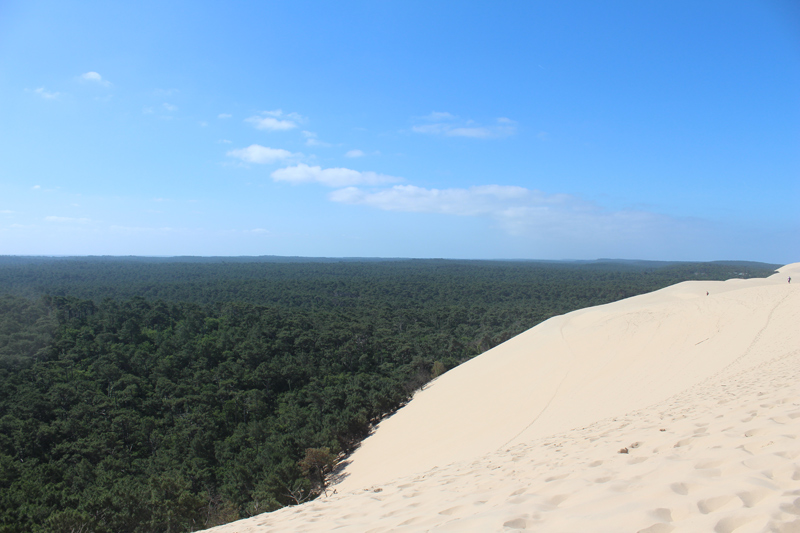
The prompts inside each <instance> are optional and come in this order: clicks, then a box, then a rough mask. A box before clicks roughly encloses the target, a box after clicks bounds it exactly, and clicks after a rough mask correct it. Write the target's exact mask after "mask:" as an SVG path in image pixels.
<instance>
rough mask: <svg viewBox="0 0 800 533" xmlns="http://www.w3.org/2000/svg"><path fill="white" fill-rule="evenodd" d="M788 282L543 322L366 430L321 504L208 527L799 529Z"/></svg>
mask: <svg viewBox="0 0 800 533" xmlns="http://www.w3.org/2000/svg"><path fill="white" fill-rule="evenodd" d="M790 275H791V276H792V277H793V278H795V283H792V284H788V283H787V277H788V276H790ZM798 283H800V263H795V264H793V265H788V266H786V267H783V268H782V269H781V270H780V273H779V274H776V275H774V276H772V277H770V278H768V279H766V280H730V281H726V282H686V283H681V284H678V285H674V286H672V287H668V288H666V289H663V290H660V291H656V292H654V293H650V294H646V295H642V296H637V297H634V298H629V299H627V300H623V301H620V302H615V303H613V304H608V305H604V306H599V307H594V308H589V309H584V310H580V311H576V312H573V313H569V314H567V315H564V316H560V317H555V318H552V319H550V320H548V321H547V322H544V323H542V324H540V325H538V326H536V327H535V328H533V329H531V330H529V331H527V332H525V333H523V334H521V335H519V336H517V337H515V338H514V339H511V340H510V341H508V342H506V343H504V344H502V345H501V346H498V347H496V348H494V349H492V350H490V351H488V352H486V353H485V354H483V355H481V356H479V357H477V358H475V359H473V360H471V361H469V362H467V363H465V364H464V365H461V366H460V367H458V368H455V369H453V370H451V371H450V372H448V373H446V374H444V375H443V376H441V377H440V378H439V379H438V380H436V381H435V382H433V383H432V384H430V385H429V386H427V387H426V388H425V389H424V390H422V391H420V392H419V393H417V394H416V395H415V397H414V399H413V400H412V401H411V402H410V403H409V404H408V405H407V406H406V407H404V408H403V409H401V410H399V411H398V412H397V413H396V414H395V415H394V416H392V417H390V418H388V419H386V420H384V421H383V422H381V424H380V425H379V426H378V428H377V430H376V431H375V432H374V434H373V435H372V436H370V437H369V438H368V439H366V440H365V441H364V443H363V444H362V446H361V447H360V448H359V449H358V450H357V451H356V452H355V453H354V454H353V455H352V456H351V458H350V459H349V461H347V463H346V464H345V465H344V467H343V469H342V471H341V472H340V473H339V474H340V478H339V482H338V484H337V485H335V486H334V487H333V489H335V493H329V495H328V496H327V497H323V498H320V499H318V500H316V501H314V502H310V503H307V504H305V505H302V506H298V507H292V508H285V509H281V510H279V511H276V512H273V513H267V514H263V515H260V516H256V517H253V518H249V519H246V520H240V521H238V522H234V523H232V524H228V525H225V526H220V527H218V528H213V529H212V530H209V531H214V532H215V533H233V532H241V533H245V532H266V531H358V532H366V531H372V532H383V531H512V530H533V531H547V532H583V531H592V532H605V531H608V532H618V531H634V532H635V531H645V532H652V533H655V532H670V531H686V532H690V531H691V532H696V531H715V532H719V533H728V532H733V531H736V532H742V533H744V532H750V531H781V532H789V531H797V532H800V462H798V457H800V440H798V439H800V380H798V379H797V378H798V371H800V288H798V286H797V284H798ZM707 293H708V294H707Z"/></svg>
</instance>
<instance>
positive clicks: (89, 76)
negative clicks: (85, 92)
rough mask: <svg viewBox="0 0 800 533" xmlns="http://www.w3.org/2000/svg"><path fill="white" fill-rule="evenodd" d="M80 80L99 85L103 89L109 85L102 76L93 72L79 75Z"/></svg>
mask: <svg viewBox="0 0 800 533" xmlns="http://www.w3.org/2000/svg"><path fill="white" fill-rule="evenodd" d="M81 79H83V80H86V81H91V82H93V83H99V84H100V85H102V86H103V87H109V86H110V85H111V82H110V81H108V80H104V79H103V76H101V75H100V74H98V73H97V72H94V71H92V72H87V73H85V74H81Z"/></svg>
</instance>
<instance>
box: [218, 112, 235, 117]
mask: <svg viewBox="0 0 800 533" xmlns="http://www.w3.org/2000/svg"><path fill="white" fill-rule="evenodd" d="M232 116H233V115H231V114H230V113H220V114H219V115H217V118H231V117H232Z"/></svg>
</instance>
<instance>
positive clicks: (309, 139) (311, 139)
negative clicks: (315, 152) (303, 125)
mask: <svg viewBox="0 0 800 533" xmlns="http://www.w3.org/2000/svg"><path fill="white" fill-rule="evenodd" d="M303 137H305V138H306V146H330V143H326V142H323V141H320V140H319V139H318V138H317V134H316V133H314V132H313V131H303Z"/></svg>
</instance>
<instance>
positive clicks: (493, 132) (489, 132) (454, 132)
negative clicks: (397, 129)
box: [411, 112, 517, 139]
mask: <svg viewBox="0 0 800 533" xmlns="http://www.w3.org/2000/svg"><path fill="white" fill-rule="evenodd" d="M456 118H457V117H455V116H453V115H450V113H436V112H434V113H431V114H430V115H428V116H427V117H423V120H427V121H431V120H433V121H434V122H433V123H431V124H416V125H414V126H412V127H411V131H413V132H415V133H422V134H425V135H443V136H446V137H470V138H473V139H491V138H497V137H507V136H509V135H513V134H514V133H516V130H517V129H516V122H514V121H513V120H511V119H510V118H506V117H500V118H498V119H497V120H496V121H495V124H493V125H491V126H476V125H474V122H473V121H471V120H468V121H459V122H460V123H459V122H454V120H455V119H456ZM443 120H448V122H443Z"/></svg>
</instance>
